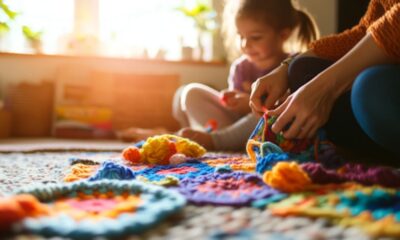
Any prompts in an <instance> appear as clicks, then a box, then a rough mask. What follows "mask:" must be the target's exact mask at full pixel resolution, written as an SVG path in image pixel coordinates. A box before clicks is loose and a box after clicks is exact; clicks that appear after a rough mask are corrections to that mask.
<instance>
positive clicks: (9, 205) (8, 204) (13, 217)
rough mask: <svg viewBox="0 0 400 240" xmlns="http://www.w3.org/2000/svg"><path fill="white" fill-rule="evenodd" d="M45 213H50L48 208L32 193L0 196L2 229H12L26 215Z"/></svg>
mask: <svg viewBox="0 0 400 240" xmlns="http://www.w3.org/2000/svg"><path fill="white" fill-rule="evenodd" d="M45 214H48V209H47V208H46V207H45V206H44V205H42V204H41V203H40V202H39V201H38V200H37V199H36V198H35V197H34V196H32V195H28V194H22V195H16V196H14V197H10V198H0V231H8V230H10V229H11V227H12V225H13V224H14V223H17V222H19V221H21V220H22V219H23V218H25V217H30V216H38V215H45Z"/></svg>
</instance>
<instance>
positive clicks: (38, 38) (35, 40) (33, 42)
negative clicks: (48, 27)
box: [22, 26, 43, 53]
mask: <svg viewBox="0 0 400 240" xmlns="http://www.w3.org/2000/svg"><path fill="white" fill-rule="evenodd" d="M22 33H23V34H24V36H25V38H26V39H27V40H28V42H29V44H30V46H31V48H32V49H33V50H34V51H35V52H36V53H41V52H42V35H43V32H42V31H33V30H32V29H31V28H30V27H28V26H22Z"/></svg>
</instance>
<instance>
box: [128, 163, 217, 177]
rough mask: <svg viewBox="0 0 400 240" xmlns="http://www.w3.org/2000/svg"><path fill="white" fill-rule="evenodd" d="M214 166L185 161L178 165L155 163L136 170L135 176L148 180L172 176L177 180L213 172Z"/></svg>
mask: <svg viewBox="0 0 400 240" xmlns="http://www.w3.org/2000/svg"><path fill="white" fill-rule="evenodd" d="M214 169H215V168H214V167H211V166H209V165H207V164H205V163H201V162H197V161H194V162H186V163H182V164H178V165H157V166H154V167H149V168H145V169H142V170H139V171H136V172H135V174H136V175H137V176H144V177H146V178H147V179H149V180H150V181H160V180H162V179H165V178H166V177H167V176H174V177H176V178H178V179H179V180H182V179H184V178H197V177H199V176H202V175H205V174H209V173H213V172H214Z"/></svg>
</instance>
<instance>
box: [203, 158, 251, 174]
mask: <svg viewBox="0 0 400 240" xmlns="http://www.w3.org/2000/svg"><path fill="white" fill-rule="evenodd" d="M203 162H205V163H207V164H208V165H210V166H213V167H218V166H225V165H227V166H229V167H230V168H231V169H232V170H234V171H245V172H254V170H255V163H254V162H253V161H251V160H250V159H249V158H247V157H245V156H240V157H224V158H216V159H207V160H205V161H203Z"/></svg>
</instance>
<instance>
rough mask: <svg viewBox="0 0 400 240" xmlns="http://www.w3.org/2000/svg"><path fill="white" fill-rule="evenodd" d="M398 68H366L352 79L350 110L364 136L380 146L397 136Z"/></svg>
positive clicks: (389, 142)
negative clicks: (365, 134)
mask: <svg viewBox="0 0 400 240" xmlns="http://www.w3.org/2000/svg"><path fill="white" fill-rule="evenodd" d="M398 89H400V70H399V67H398V66H391V65H382V66H375V67H371V68H368V69H366V70H364V71H363V72H361V73H360V74H359V75H358V76H357V78H356V79H355V81H354V83H353V86H352V89H351V107H352V110H353V113H354V116H355V118H356V119H357V122H358V124H359V125H360V127H361V128H362V129H363V130H364V132H365V133H367V135H368V136H369V137H370V138H371V139H373V140H374V141H375V142H377V143H380V144H381V145H383V146H391V144H392V143H391V142H392V141H393V142H394V140H395V139H396V138H397V136H398V134H400V128H399V127H398V124H397V122H398V119H399V116H400V112H399V108H398V106H399V104H400V98H399V97H397V96H398Z"/></svg>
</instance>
